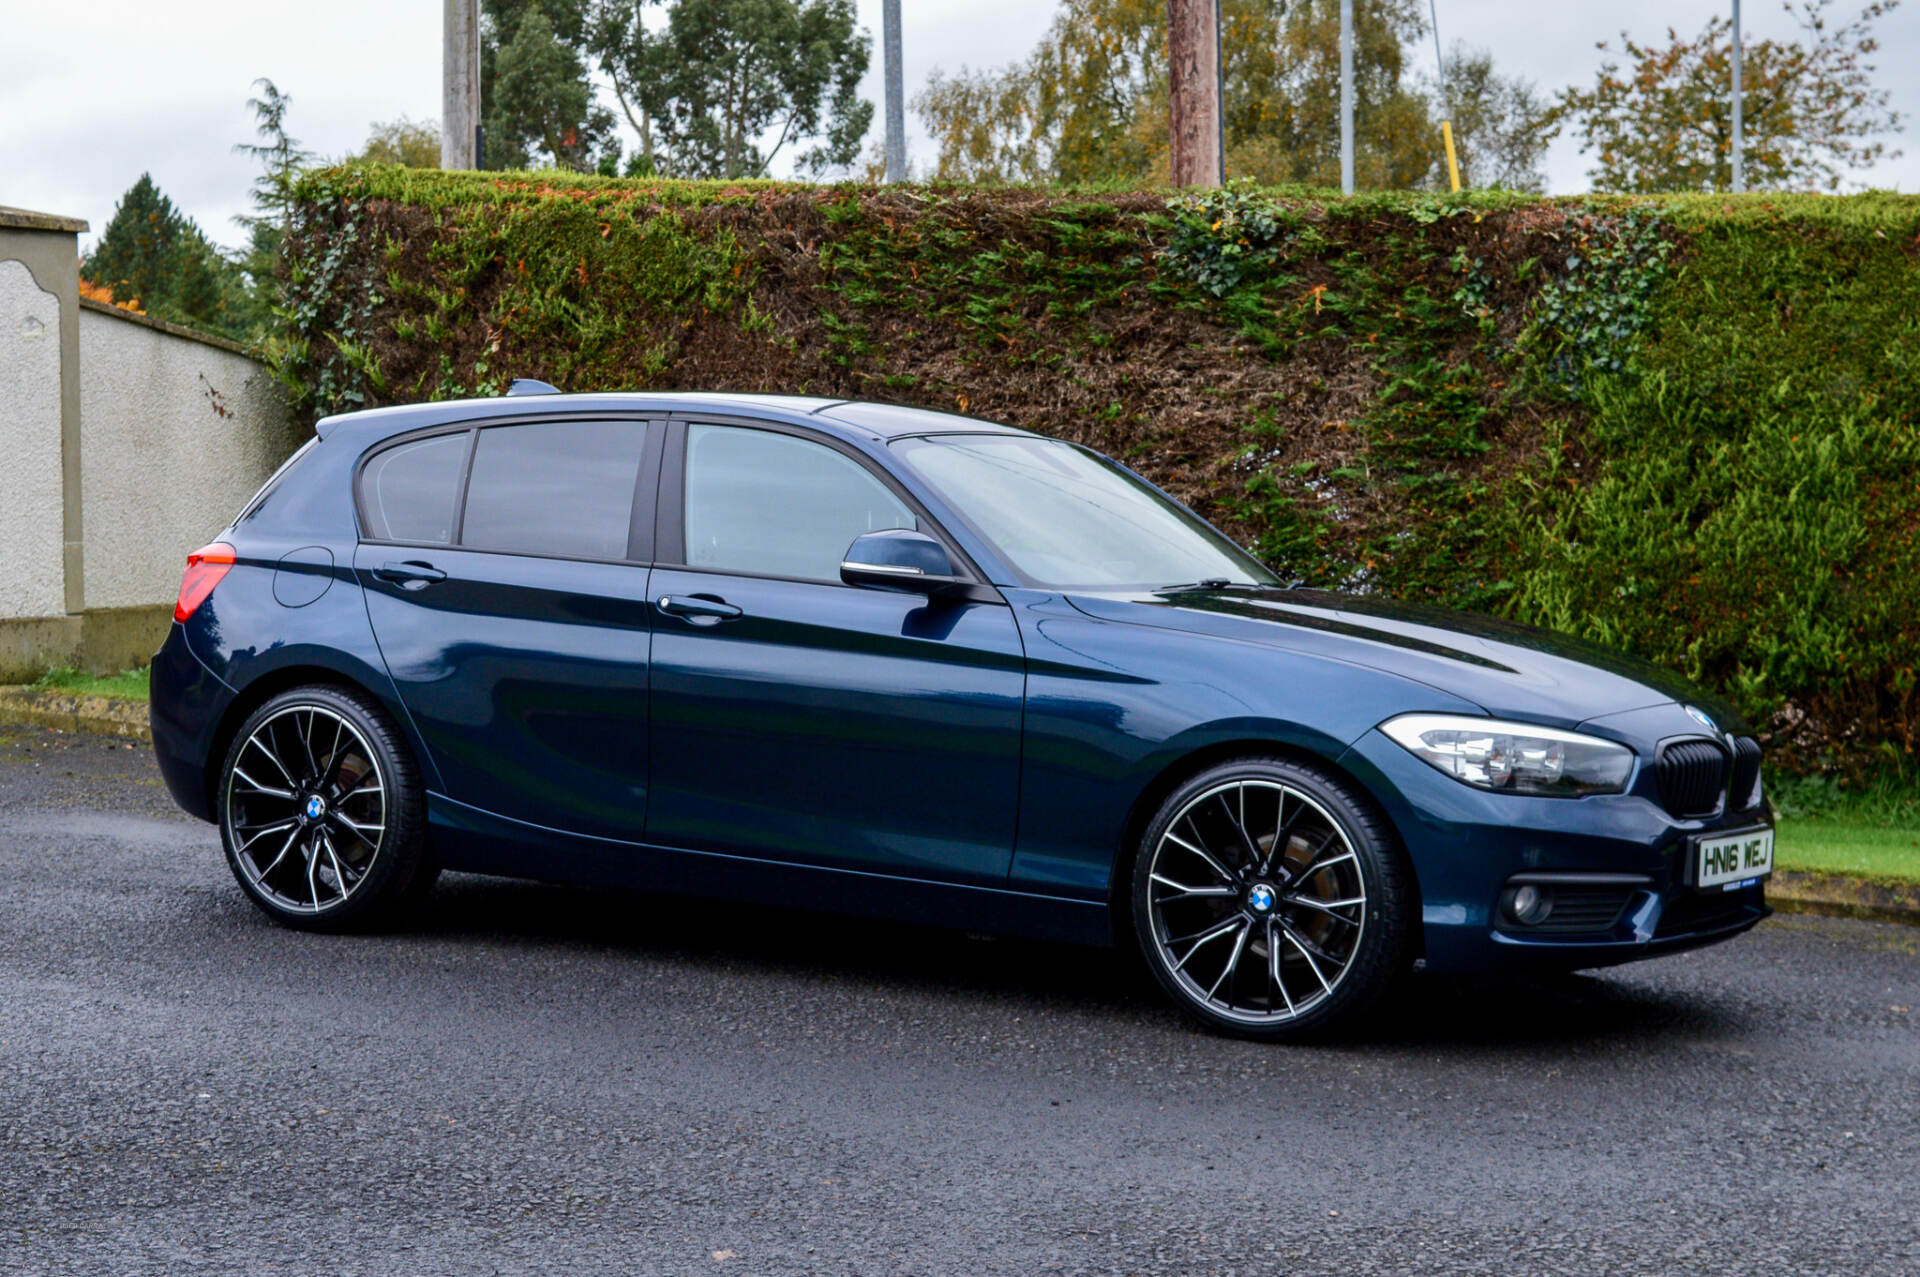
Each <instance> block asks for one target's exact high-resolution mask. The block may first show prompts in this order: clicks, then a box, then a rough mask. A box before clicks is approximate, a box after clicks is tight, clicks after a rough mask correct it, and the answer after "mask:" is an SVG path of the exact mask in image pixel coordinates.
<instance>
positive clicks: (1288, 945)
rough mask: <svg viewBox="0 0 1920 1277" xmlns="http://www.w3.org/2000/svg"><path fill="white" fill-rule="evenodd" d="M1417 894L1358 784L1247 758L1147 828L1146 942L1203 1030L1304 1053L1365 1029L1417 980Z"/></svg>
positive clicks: (1144, 948) (1200, 781) (1186, 789)
mask: <svg viewBox="0 0 1920 1277" xmlns="http://www.w3.org/2000/svg"><path fill="white" fill-rule="evenodd" d="M1410 884H1411V876H1410V875H1409V874H1408V873H1407V872H1406V870H1405V868H1404V866H1403V862H1402V861H1401V859H1400V853H1399V851H1398V849H1397V848H1396V847H1395V846H1394V843H1393V840H1392V837H1391V834H1390V831H1389V830H1388V827H1387V824H1386V822H1385V820H1384V819H1383V818H1382V817H1381V816H1380V815H1379V814H1378V813H1377V812H1376V811H1375V809H1374V808H1373V806H1372V804H1371V803H1369V802H1368V801H1367V800H1366V799H1365V797H1364V796H1363V795H1361V794H1360V793H1358V792H1357V791H1356V790H1354V789H1353V787H1352V786H1351V785H1349V784H1348V783H1347V782H1345V781H1343V780H1341V779H1340V778H1338V777H1335V776H1333V775H1331V774H1330V773H1327V772H1324V771H1322V770H1320V769H1318V768H1315V767H1310V766H1306V765H1303V764H1299V763H1294V762H1291V761H1286V760H1281V759H1273V758H1246V759H1238V760H1235V761H1233V762H1229V763H1224V764H1221V765H1219V766H1216V767H1212V768H1209V769H1208V770H1207V771H1205V772H1202V773H1201V774H1200V775H1198V776H1195V777H1194V778H1193V779H1192V780H1190V781H1188V782H1187V783H1186V784H1184V785H1182V786H1180V788H1179V789H1177V790H1175V791H1174V793H1173V794H1172V795H1171V796H1170V797H1168V799H1167V801H1166V802H1165V804H1163V805H1162V807H1161V808H1160V811H1159V813H1158V814H1157V815H1156V816H1155V818H1154V820H1153V822H1152V823H1151V824H1150V825H1149V826H1148V827H1147V832H1146V837H1145V839H1144V840H1143V842H1142V845H1141V847H1140V849H1139V854H1138V855H1137V856H1136V858H1135V861H1134V880H1133V916H1134V927H1135V931H1136V933H1137V934H1138V936H1139V940H1140V948H1141V952H1142V953H1143V954H1144V956H1145V958H1146V961H1147V965H1148V966H1149V967H1150V968H1152V970H1153V974H1154V977H1155V978H1156V979H1158V980H1159V982H1160V984H1161V986H1162V987H1163V988H1165V989H1166V990H1167V992H1168V993H1170V994H1171V995H1172V996H1173V998H1174V1001H1175V1002H1177V1003H1178V1004H1179V1005H1180V1007H1181V1008H1182V1009H1183V1010H1184V1011H1186V1012H1187V1014H1188V1015H1190V1016H1192V1017H1193V1018H1194V1019H1196V1020H1198V1021H1200V1022H1201V1023H1202V1024H1205V1025H1206V1026H1207V1027H1209V1028H1213V1029H1216V1030H1219V1031H1221V1032H1225V1033H1231V1034H1234V1035H1236V1036H1241V1037H1250V1038H1261V1039H1267V1040H1275V1041H1278V1040H1288V1039H1302V1038H1307V1037H1313V1036H1318V1035H1323V1034H1325V1033H1327V1032H1329V1031H1330V1030H1334V1029H1336V1028H1338V1027H1340V1026H1343V1025H1350V1024H1351V1023H1352V1022H1353V1020H1354V1019H1355V1018H1356V1017H1358V1016H1359V1015H1360V1014H1361V1013H1362V1012H1364V1011H1365V1010H1366V1009H1367V1008H1368V1007H1370V1006H1371V1005H1372V1004H1373V1003H1374V1002H1375V1001H1376V1000H1377V999H1378V998H1379V997H1380V995H1381V994H1382V993H1384V992H1385V991H1386V989H1387V988H1388V987H1389V986H1390V985H1391V984H1392V982H1393V981H1394V979H1395V978H1396V977H1397V976H1398V975H1399V974H1400V973H1401V972H1402V971H1403V970H1404V969H1405V968H1406V966H1407V962H1408V957H1409V954H1410V948H1409V946H1410V944H1411V940H1412V929H1413V922H1412V908H1411V905H1412V892H1411V885H1410Z"/></svg>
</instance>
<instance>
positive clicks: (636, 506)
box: [353, 412, 667, 567]
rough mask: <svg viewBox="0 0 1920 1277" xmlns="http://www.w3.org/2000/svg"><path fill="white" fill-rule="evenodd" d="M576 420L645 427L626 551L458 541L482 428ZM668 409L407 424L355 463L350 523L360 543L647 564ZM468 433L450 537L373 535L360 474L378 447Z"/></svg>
mask: <svg viewBox="0 0 1920 1277" xmlns="http://www.w3.org/2000/svg"><path fill="white" fill-rule="evenodd" d="M579 421H632V422H637V423H639V424H640V426H641V427H642V428H643V429H644V430H646V432H647V437H646V439H645V441H644V442H643V443H642V445H641V448H640V467H639V472H638V473H637V474H636V475H635V476H634V490H633V510H632V513H631V515H630V516H629V523H628V526H627V557H626V558H621V559H609V558H603V557H599V556H589V555H578V554H539V553H534V552H531V551H527V550H496V549H490V548H482V547H479V546H470V545H465V544H463V543H462V537H463V536H464V535H465V533H466V522H467V489H468V486H469V485H470V484H471V482H472V480H473V458H474V454H475V453H476V452H477V451H478V450H479V447H480V432H481V431H482V430H487V429H493V428H497V427H509V428H510V427H514V426H535V425H558V424H566V423H569V422H579ZM666 423H667V415H666V414H665V413H659V412H544V413H538V414H528V415H527V416H524V417H521V416H490V417H481V418H477V419H473V420H466V421H457V422H443V423H440V424H438V425H432V426H424V427H422V428H420V429H418V430H409V431H407V432H406V433H404V434H397V435H394V436H392V437H391V438H387V439H382V440H380V441H379V442H378V443H377V444H375V445H373V446H372V447H370V448H368V449H367V450H366V452H364V453H362V454H361V456H360V459H359V460H358V461H356V462H355V463H354V468H353V515H354V528H355V531H356V532H357V533H358V534H359V540H360V543H361V544H362V545H390V546H395V547H398V548H403V549H418V550H440V551H448V550H457V551H459V552H460V553H462V554H497V555H504V556H506V557H508V558H516V559H551V560H554V561H556V562H560V563H611V564H617V565H620V566H624V567H650V566H652V564H653V562H654V560H653V557H652V554H653V529H654V526H655V524H656V522H657V515H658V509H657V500H658V492H659V487H660V475H661V472H662V464H661V461H662V450H663V446H664V444H665V440H666V434H667V430H666ZM462 433H464V434H466V435H467V436H468V438H467V453H466V457H465V458H464V459H463V460H462V462H461V466H460V487H459V490H458V492H457V493H456V494H455V500H454V512H453V539H452V540H450V541H399V540H394V539H391V538H386V537H376V536H374V535H373V533H372V529H371V528H370V526H369V525H368V522H367V499H366V491H365V485H364V477H365V472H366V468H367V466H368V465H369V464H370V463H371V462H372V461H373V459H374V458H375V457H377V456H379V455H380V454H381V453H383V452H386V451H388V450H389V449H392V448H398V447H402V446H404V445H406V444H410V443H418V442H419V441H420V440H422V439H431V438H435V437H437V436H440V435H455V434H462ZM649 485H651V486H652V487H653V489H654V493H655V499H656V506H654V507H646V508H643V507H642V505H641V503H640V502H641V497H642V496H644V495H646V493H647V490H648V487H649ZM649 508H651V509H653V511H654V515H655V516H656V517H655V518H649V517H648V516H647V513H646V509H649Z"/></svg>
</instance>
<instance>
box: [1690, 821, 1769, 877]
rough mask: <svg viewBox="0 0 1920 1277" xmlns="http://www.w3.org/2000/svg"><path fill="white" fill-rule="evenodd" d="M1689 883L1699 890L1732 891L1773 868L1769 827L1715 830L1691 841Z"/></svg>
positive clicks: (1765, 874)
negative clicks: (1733, 831) (1718, 832)
mask: <svg viewBox="0 0 1920 1277" xmlns="http://www.w3.org/2000/svg"><path fill="white" fill-rule="evenodd" d="M1693 856H1694V860H1693V865H1694V877H1693V885H1694V886H1696V887H1698V888H1699V889H1700V890H1702V891H1711V890H1713V889H1714V888H1716V887H1718V888H1720V889H1721V890H1722V891H1732V890H1733V889H1734V888H1736V887H1744V886H1746V885H1747V884H1749V883H1751V882H1757V881H1759V880H1760V879H1762V878H1764V877H1766V876H1767V875H1768V874H1770V873H1772V872H1773V830H1771V829H1748V830H1745V831H1743V832H1741V833H1737V834H1716V835H1715V836H1714V837H1711V838H1700V839H1696V840H1695V841H1694V844H1693Z"/></svg>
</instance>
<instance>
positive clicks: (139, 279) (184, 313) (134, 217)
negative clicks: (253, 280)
mask: <svg viewBox="0 0 1920 1277" xmlns="http://www.w3.org/2000/svg"><path fill="white" fill-rule="evenodd" d="M80 273H81V275H82V276H83V277H85V279H86V280H87V282H88V283H90V284H94V285H97V286H98V287H101V288H105V289H108V290H110V291H111V292H112V294H113V299H114V300H115V301H116V302H125V301H138V302H139V303H140V307H141V309H142V310H144V311H146V313H147V314H149V315H151V316H153V317H154V318H155V319H163V320H166V321H168V322H170V323H176V324H186V325H189V326H191V327H196V328H205V329H208V330H211V331H213V332H217V333H221V334H223V335H226V336H237V335H239V334H240V333H241V332H243V331H244V328H245V320H244V316H243V314H242V312H243V309H244V307H243V305H242V300H243V299H242V295H241V294H242V289H241V286H240V281H239V279H238V272H237V271H236V269H235V268H234V267H233V265H232V264H231V263H229V262H228V261H227V260H226V259H225V258H223V257H221V255H220V251H219V250H218V249H216V248H215V247H214V246H213V245H212V244H211V243H210V242H208V240H207V237H206V236H205V235H203V234H201V233H200V228H199V227H198V226H196V225H194V223H193V220H192V219H191V218H189V217H187V216H186V215H185V214H183V213H181V212H180V210H179V209H177V208H175V207H174V205H173V201H172V200H170V199H168V198H167V197H166V195H165V194H163V193H162V192H161V190H160V188H159V187H158V186H157V185H155V183H154V180H153V178H152V176H151V175H150V174H146V173H142V174H141V175H140V180H139V181H137V182H135V183H134V184H133V185H132V186H131V187H130V188H128V190H127V193H126V194H125V195H123V196H121V197H120V203H119V205H118V206H117V207H116V208H115V209H114V211H113V218H112V220H110V221H109V222H108V223H107V228H106V230H105V231H103V232H102V233H101V235H100V242H99V243H98V244H96V245H95V246H94V249H93V251H92V252H91V253H89V254H88V255H87V257H86V259H85V260H84V261H83V262H81V264H80Z"/></svg>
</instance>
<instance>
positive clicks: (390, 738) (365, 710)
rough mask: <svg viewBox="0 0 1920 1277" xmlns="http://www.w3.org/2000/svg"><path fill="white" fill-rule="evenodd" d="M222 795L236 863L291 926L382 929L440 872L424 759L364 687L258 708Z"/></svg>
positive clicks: (233, 748) (230, 759)
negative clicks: (430, 840)
mask: <svg viewBox="0 0 1920 1277" xmlns="http://www.w3.org/2000/svg"><path fill="white" fill-rule="evenodd" d="M214 802H215V810H216V813H217V815H218V817H219V822H220V841H221V844H222V845H223V846H224V847H225V849H226V853H227V867H228V868H230V869H232V870H233V876H234V878H235V880H236V881H238V882H239V884H240V888H241V890H243V891H245V892H246V893H247V897H248V898H249V899H250V900H252V901H253V903H254V904H255V905H257V906H259V908H260V909H261V911H262V912H264V913H265V914H266V915H267V916H268V917H269V918H272V919H273V920H274V921H275V922H278V923H281V924H282V925H284V926H289V927H296V928H299V929H300V930H303V931H360V930H369V929H372V928H375V927H379V926H382V925H385V924H387V923H390V922H391V921H393V920H394V919H396V918H398V917H399V916H400V915H402V914H404V913H405V912H407V911H408V909H409V908H410V907H411V906H413V905H414V904H416V903H417V902H418V901H419V899H420V898H421V897H422V896H424V895H425V894H426V893H427V891H428V890H429V889H430V888H431V887H432V886H433V883H434V880H435V879H436V878H437V877H438V876H439V867H438V866H437V865H436V864H435V863H434V860H433V857H432V854H431V851H430V849H429V847H428V845H427V838H426V797H425V793H424V791H423V789H422V787H421V784H420V772H419V768H418V767H417V766H415V764H414V761H413V755H412V754H411V752H409V751H408V749H407V746H406V742H405V741H403V740H402V739H401V737H400V734H399V732H398V731H397V730H396V729H395V728H394V726H393V723H392V721H391V720H390V719H389V718H388V717H387V715H386V713H385V712H384V711H383V710H382V709H381V708H380V706H379V705H377V704H376V703H375V702H374V701H373V700H372V699H371V698H369V697H367V696H366V695H364V694H362V693H360V692H357V691H352V690H349V689H347V688H341V687H332V686H325V685H316V686H311V687H297V688H293V689H291V690H289V691H285V692H281V693H280V694H279V695H277V696H274V697H273V698H271V699H270V700H268V701H267V702H266V703H265V704H263V705H261V706H260V707H259V708H258V709H256V710H254V711H253V713H252V714H250V715H248V717H247V720H246V722H244V723H242V724H241V725H240V730H239V731H238V732H237V733H235V734H234V738H233V743H232V744H231V745H230V746H229V747H228V749H227V756H226V759H225V760H224V761H223V762H222V764H221V767H220V775H219V784H218V789H217V790H216V792H215V798H214Z"/></svg>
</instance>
